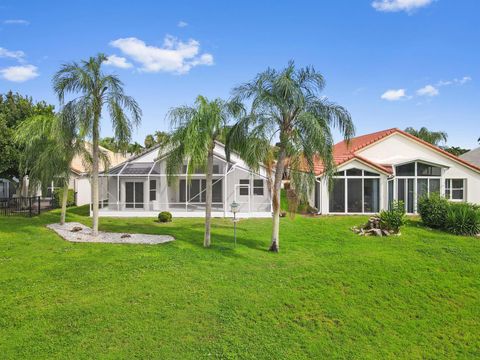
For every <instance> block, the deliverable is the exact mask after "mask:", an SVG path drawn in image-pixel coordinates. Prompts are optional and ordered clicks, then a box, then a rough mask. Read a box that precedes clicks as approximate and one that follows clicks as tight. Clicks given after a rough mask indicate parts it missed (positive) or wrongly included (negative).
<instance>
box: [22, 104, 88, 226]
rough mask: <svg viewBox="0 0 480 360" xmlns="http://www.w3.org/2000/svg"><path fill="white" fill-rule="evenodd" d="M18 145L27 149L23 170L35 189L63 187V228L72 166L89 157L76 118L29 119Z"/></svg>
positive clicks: (60, 116) (23, 157)
mask: <svg viewBox="0 0 480 360" xmlns="http://www.w3.org/2000/svg"><path fill="white" fill-rule="evenodd" d="M16 141H17V142H18V143H19V144H21V145H22V147H23V149H22V150H23V151H22V160H23V161H22V168H23V171H24V172H25V174H26V175H28V177H29V181H30V184H31V185H32V186H33V187H34V188H37V187H38V186H39V185H41V184H50V183H51V182H53V181H55V182H56V183H60V184H61V186H62V188H63V195H62V211H61V215H60V224H62V225H63V224H64V223H65V217H66V212H67V199H68V184H69V181H70V175H71V170H70V164H71V162H72V160H73V158H74V157H75V156H80V157H81V158H84V159H85V161H87V159H86V158H87V157H88V156H87V150H86V149H85V146H84V142H83V139H82V138H81V136H80V132H79V126H78V123H77V121H76V119H75V117H72V116H70V114H68V113H61V114H59V115H37V116H34V117H31V118H28V119H26V120H25V121H24V122H22V123H21V124H20V125H19V127H18V128H17V131H16Z"/></svg>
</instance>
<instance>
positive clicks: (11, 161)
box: [0, 91, 54, 180]
mask: <svg viewBox="0 0 480 360" xmlns="http://www.w3.org/2000/svg"><path fill="white" fill-rule="evenodd" d="M53 110H54V107H53V106H52V105H49V104H47V103H45V102H44V101H40V102H36V103H35V102H33V100H32V98H30V97H27V96H22V95H20V94H14V93H12V92H11V91H10V92H8V93H6V94H4V95H2V94H0V154H1V156H0V177H1V178H6V179H9V180H12V179H13V178H14V177H15V178H17V179H19V178H20V177H21V171H20V156H21V154H22V150H21V146H20V145H19V144H18V143H17V142H16V141H15V129H16V127H17V126H18V125H19V124H20V123H21V122H22V121H24V120H25V119H27V118H30V117H33V116H36V115H53Z"/></svg>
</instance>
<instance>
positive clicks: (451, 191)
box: [445, 179, 466, 201]
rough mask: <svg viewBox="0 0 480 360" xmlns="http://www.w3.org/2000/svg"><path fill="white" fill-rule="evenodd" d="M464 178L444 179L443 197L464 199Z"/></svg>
mask: <svg viewBox="0 0 480 360" xmlns="http://www.w3.org/2000/svg"><path fill="white" fill-rule="evenodd" d="M465 182H466V180H465V179H445V197H446V198H447V199H449V200H457V201H463V200H465Z"/></svg>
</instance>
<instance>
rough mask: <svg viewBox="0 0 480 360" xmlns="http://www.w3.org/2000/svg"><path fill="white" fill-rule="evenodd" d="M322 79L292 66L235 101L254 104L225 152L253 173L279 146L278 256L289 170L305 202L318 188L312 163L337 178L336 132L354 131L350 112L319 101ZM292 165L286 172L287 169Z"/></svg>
mask: <svg viewBox="0 0 480 360" xmlns="http://www.w3.org/2000/svg"><path fill="white" fill-rule="evenodd" d="M324 86H325V80H324V78H323V76H322V75H321V74H320V73H318V72H316V71H315V69H314V68H313V67H305V68H300V69H296V68H295V65H294V63H293V61H290V62H289V64H288V66H287V67H286V68H284V69H283V70H281V71H277V70H273V69H267V70H266V71H264V72H262V73H260V74H258V75H257V76H256V77H255V78H254V79H253V80H252V81H250V82H247V83H245V84H243V85H241V86H238V87H236V88H235V89H234V90H233V95H234V101H235V102H238V101H241V102H243V101H245V100H248V101H251V104H252V105H251V110H250V113H249V115H247V116H245V117H244V118H242V119H241V120H240V121H239V122H238V123H237V124H235V125H234V127H233V128H232V130H231V131H230V132H229V136H228V141H227V147H229V148H233V149H236V150H237V151H239V153H240V155H241V156H242V157H243V158H244V160H245V161H246V162H247V163H248V164H249V165H250V166H251V167H252V168H253V169H256V168H257V167H258V164H259V161H263V160H264V159H265V158H267V157H268V153H269V152H271V150H272V149H271V146H270V142H271V141H272V140H273V139H276V140H278V142H277V149H276V165H275V175H274V179H273V184H272V188H273V189H272V197H273V199H272V200H273V227H272V242H271V246H270V250H271V251H275V252H278V251H279V240H280V239H279V232H280V188H281V183H282V178H283V176H284V173H285V170H288V172H289V176H290V186H291V190H290V191H291V193H292V196H289V197H291V198H293V199H295V201H302V200H304V201H306V200H307V196H308V195H307V194H310V193H311V191H312V190H313V186H314V184H315V175H314V157H318V159H319V160H321V161H323V164H324V167H325V173H326V175H327V176H328V177H331V176H332V174H333V172H334V168H335V165H334V162H333V154H332V151H333V143H334V141H333V136H332V131H331V130H332V127H335V128H337V129H338V130H339V131H340V133H341V134H342V135H343V136H344V138H345V139H346V140H348V139H350V137H351V136H353V135H354V132H355V129H354V126H353V123H352V119H351V117H350V114H349V113H348V111H347V110H346V109H345V108H343V107H341V106H339V105H337V104H335V103H332V102H330V101H328V100H327V99H326V98H324V97H321V96H320V92H321V91H322V90H323V88H324ZM287 162H288V169H286V165H287Z"/></svg>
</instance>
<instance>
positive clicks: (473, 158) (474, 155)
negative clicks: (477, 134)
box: [460, 147, 480, 166]
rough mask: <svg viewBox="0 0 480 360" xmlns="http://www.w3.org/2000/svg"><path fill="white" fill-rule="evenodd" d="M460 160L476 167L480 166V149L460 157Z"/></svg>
mask: <svg viewBox="0 0 480 360" xmlns="http://www.w3.org/2000/svg"><path fill="white" fill-rule="evenodd" d="M460 159H462V160H465V161H468V162H470V163H472V164H474V165H476V166H480V147H478V148H476V149H473V150H470V151H469V152H466V153H465V154H463V155H460Z"/></svg>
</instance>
